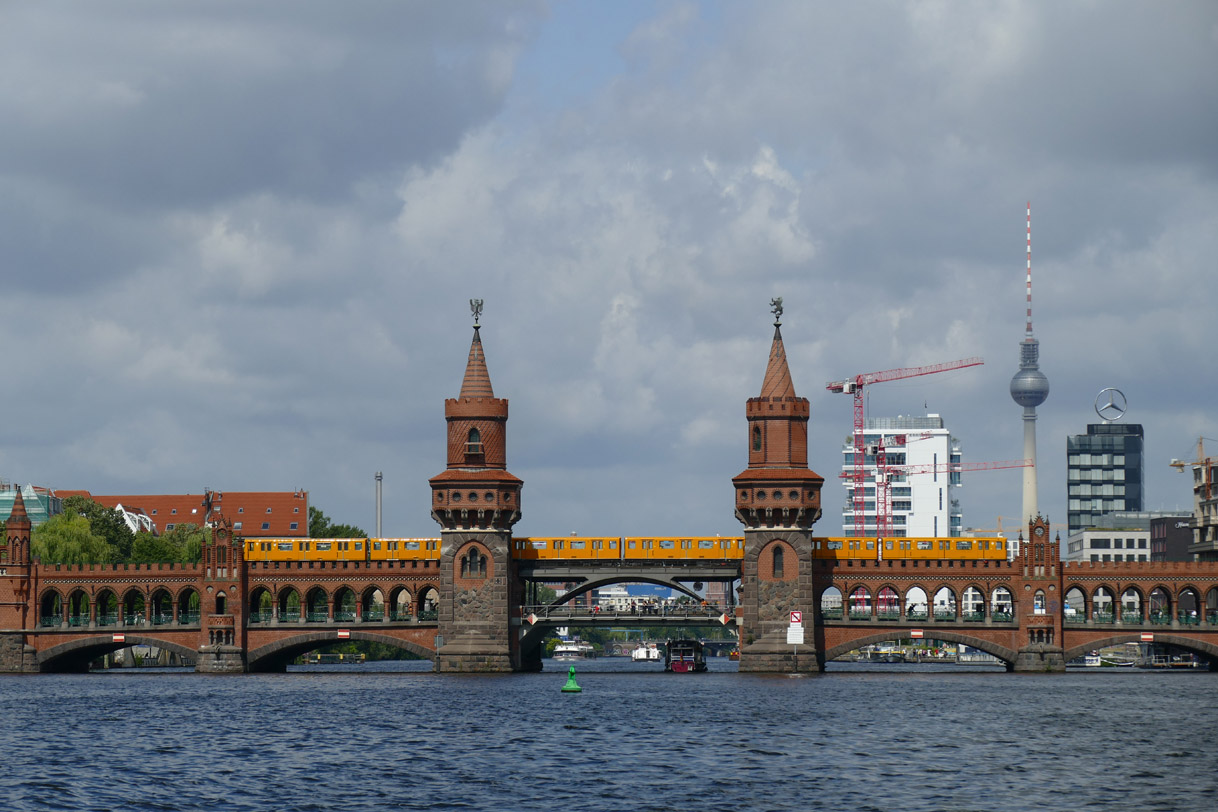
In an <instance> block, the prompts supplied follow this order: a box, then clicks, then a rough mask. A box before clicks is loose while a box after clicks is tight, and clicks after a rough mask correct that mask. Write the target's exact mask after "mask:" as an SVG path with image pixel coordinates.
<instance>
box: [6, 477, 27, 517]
mask: <svg viewBox="0 0 1218 812" xmlns="http://www.w3.org/2000/svg"><path fill="white" fill-rule="evenodd" d="M29 518H30V516H29V514H28V513H26V512H25V497H23V496H22V495H21V486H20V485H18V486H17V495H16V496H15V497H14V498H13V512H12V513H10V514H9V515H8V520H9V521H10V522H11V521H12V520H14V519H16V520H18V521H28V520H29Z"/></svg>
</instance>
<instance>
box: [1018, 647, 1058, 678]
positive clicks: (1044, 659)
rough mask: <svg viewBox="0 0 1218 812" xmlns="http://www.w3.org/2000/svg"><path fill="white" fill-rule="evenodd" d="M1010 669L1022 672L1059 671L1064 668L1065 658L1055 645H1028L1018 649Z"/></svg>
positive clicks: (1041, 672)
mask: <svg viewBox="0 0 1218 812" xmlns="http://www.w3.org/2000/svg"><path fill="white" fill-rule="evenodd" d="M1011 670H1012V671H1015V672H1017V673H1022V674H1033V673H1038V674H1043V673H1045V672H1049V673H1059V672H1063V671H1065V670H1066V658H1065V657H1063V656H1062V650H1061V649H1060V648H1058V647H1057V646H1049V645H1043V644H1040V645H1033V646H1028V647H1026V648H1021V649H1020V650H1019V653H1018V654H1017V655H1016V656H1015V663H1014V666H1013V667H1012V668H1011Z"/></svg>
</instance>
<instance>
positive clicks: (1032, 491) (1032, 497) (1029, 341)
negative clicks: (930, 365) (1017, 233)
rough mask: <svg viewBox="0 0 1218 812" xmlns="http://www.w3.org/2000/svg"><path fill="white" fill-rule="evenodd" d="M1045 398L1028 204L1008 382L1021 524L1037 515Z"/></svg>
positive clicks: (1046, 380)
mask: <svg viewBox="0 0 1218 812" xmlns="http://www.w3.org/2000/svg"><path fill="white" fill-rule="evenodd" d="M1048 396H1049V379H1048V378H1046V377H1045V375H1044V373H1043V372H1041V371H1040V342H1039V341H1037V340H1036V338H1035V337H1033V335H1032V204H1031V203H1030V202H1029V203H1028V326H1027V329H1026V330H1025V331H1024V337H1023V341H1022V342H1021V343H1020V345H1019V372H1016V373H1015V377H1014V378H1011V397H1012V398H1013V399H1014V400H1015V402H1016V403H1018V404H1019V405H1020V406H1022V407H1023V456H1024V458H1025V459H1028V460H1031V461H1032V464H1031V465H1029V466H1028V467H1026V468H1024V469H1023V523H1024V525H1027V524H1028V523H1029V522H1031V521H1032V520H1034V519H1035V518H1036V517H1037V516H1039V515H1040V509H1039V508H1038V507H1037V504H1036V407H1037V406H1039V405H1040V404H1042V403H1044V402H1045V398H1047V397H1048Z"/></svg>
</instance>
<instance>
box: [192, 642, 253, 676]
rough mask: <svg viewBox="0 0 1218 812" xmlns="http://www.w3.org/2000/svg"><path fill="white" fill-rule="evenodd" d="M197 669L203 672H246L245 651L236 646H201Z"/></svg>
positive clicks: (196, 664)
mask: <svg viewBox="0 0 1218 812" xmlns="http://www.w3.org/2000/svg"><path fill="white" fill-rule="evenodd" d="M195 671H198V672H199V673H202V674H244V673H245V671H246V667H245V652H244V651H242V650H241V649H239V648H237V647H236V646H199V660H198V662H197V663H195Z"/></svg>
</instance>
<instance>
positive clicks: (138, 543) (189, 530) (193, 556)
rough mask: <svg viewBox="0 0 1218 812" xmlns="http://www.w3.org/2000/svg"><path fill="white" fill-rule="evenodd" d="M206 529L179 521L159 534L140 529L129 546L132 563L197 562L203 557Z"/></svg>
mask: <svg viewBox="0 0 1218 812" xmlns="http://www.w3.org/2000/svg"><path fill="white" fill-rule="evenodd" d="M206 536H207V531H205V530H204V529H203V528H202V527H200V526H199V525H197V524H190V523H189V522H180V523H178V524H176V525H174V528H173V529H172V530H167V531H165V532H164V533H162V534H161V535H159V536H156V535H153V534H152V533H149V532H147V531H143V530H141V531H140V532H139V533H136V534H135V543H134V544H132V546H131V558H130V562H129V563H133V564H197V563H198V562H199V561H201V560H202V559H203V541H204V539H205V538H206Z"/></svg>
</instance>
